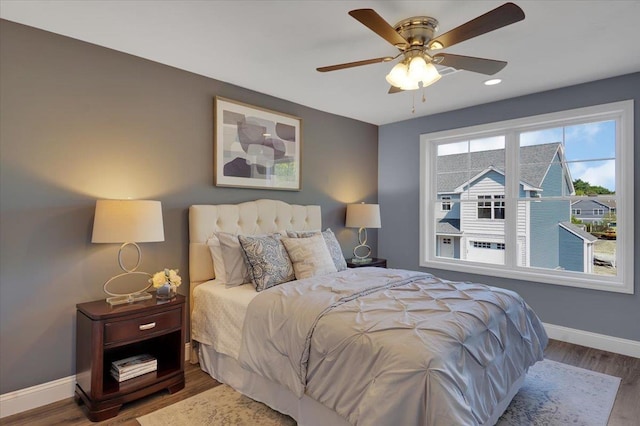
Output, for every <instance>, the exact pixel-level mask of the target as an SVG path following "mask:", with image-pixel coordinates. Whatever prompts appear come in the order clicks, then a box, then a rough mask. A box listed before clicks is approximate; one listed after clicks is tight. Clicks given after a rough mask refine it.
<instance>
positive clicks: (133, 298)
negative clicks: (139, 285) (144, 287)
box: [107, 291, 153, 306]
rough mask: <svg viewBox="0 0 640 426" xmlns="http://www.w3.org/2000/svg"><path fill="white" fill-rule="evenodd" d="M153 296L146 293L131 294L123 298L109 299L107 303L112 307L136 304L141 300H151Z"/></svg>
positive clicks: (114, 297)
mask: <svg viewBox="0 0 640 426" xmlns="http://www.w3.org/2000/svg"><path fill="white" fill-rule="evenodd" d="M152 297H153V296H152V295H151V294H150V293H147V292H146V291H142V292H138V293H130V294H126V295H122V296H113V297H107V303H108V304H110V305H111V306H114V305H124V304H125V303H135V302H139V301H141V300H149V299H151V298H152Z"/></svg>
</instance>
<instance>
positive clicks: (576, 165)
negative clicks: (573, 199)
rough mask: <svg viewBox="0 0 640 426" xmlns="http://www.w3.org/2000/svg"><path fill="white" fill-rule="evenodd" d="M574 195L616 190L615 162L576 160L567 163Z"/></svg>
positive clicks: (597, 193)
mask: <svg viewBox="0 0 640 426" xmlns="http://www.w3.org/2000/svg"><path fill="white" fill-rule="evenodd" d="M569 170H570V172H571V177H572V178H573V186H574V189H575V195H591V196H593V195H609V194H614V193H615V192H616V162H615V160H606V161H577V162H571V163H569Z"/></svg>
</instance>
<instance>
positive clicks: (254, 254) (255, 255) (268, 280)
mask: <svg viewBox="0 0 640 426" xmlns="http://www.w3.org/2000/svg"><path fill="white" fill-rule="evenodd" d="M238 240H239V241H240V245H241V246H242V250H243V252H244V256H245V259H246V261H247V264H248V265H249V268H248V269H249V275H250V277H251V281H252V282H253V284H254V285H255V286H256V291H262V290H266V289H267V288H269V287H273V286H276V285H278V284H282V283H286V282H287V281H293V280H294V279H295V274H294V272H293V265H292V264H291V260H290V259H289V256H288V255H287V251H286V250H285V248H284V246H283V245H282V242H281V241H280V234H273V235H269V236H262V237H254V236H245V235H240V236H238Z"/></svg>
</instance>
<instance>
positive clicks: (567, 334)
mask: <svg viewBox="0 0 640 426" xmlns="http://www.w3.org/2000/svg"><path fill="white" fill-rule="evenodd" d="M543 325H544V329H545V330H546V332H547V335H549V337H550V338H551V339H554V340H560V341H561V342H567V343H573V344H574V345H580V346H586V347H589V348H594V349H600V350H602V351H607V352H613V353H616V354H621V355H627V356H632V357H634V358H640V342H638V341H636V340H629V339H621V338H620V337H612V336H607V335H604V334H597V333H592V332H590V331H583V330H577V329H575V328H568V327H562V326H560V325H553V324H545V323H543Z"/></svg>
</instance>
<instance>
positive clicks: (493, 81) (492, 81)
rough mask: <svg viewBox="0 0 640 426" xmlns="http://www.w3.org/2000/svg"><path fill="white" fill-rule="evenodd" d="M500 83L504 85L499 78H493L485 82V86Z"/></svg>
mask: <svg viewBox="0 0 640 426" xmlns="http://www.w3.org/2000/svg"><path fill="white" fill-rule="evenodd" d="M500 83H502V80H500V79H499V78H492V79H491V80H487V81H485V82H484V84H485V86H493V85H495V84H500Z"/></svg>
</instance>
